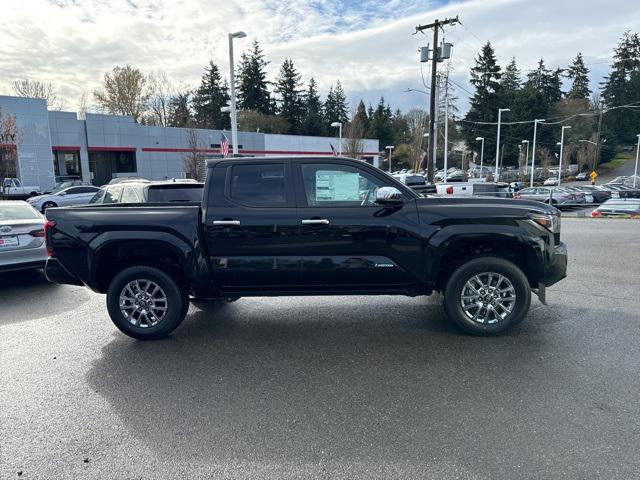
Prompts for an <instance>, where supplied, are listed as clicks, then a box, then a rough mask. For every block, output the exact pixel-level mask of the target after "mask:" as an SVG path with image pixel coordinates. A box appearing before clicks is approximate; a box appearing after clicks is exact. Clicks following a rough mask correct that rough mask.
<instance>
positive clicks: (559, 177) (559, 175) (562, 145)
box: [558, 125, 571, 186]
mask: <svg viewBox="0 0 640 480" xmlns="http://www.w3.org/2000/svg"><path fill="white" fill-rule="evenodd" d="M567 128H571V125H563V126H562V133H561V134H560V162H559V164H558V186H560V180H561V178H562V151H563V149H564V131H565V130H566V129H567Z"/></svg>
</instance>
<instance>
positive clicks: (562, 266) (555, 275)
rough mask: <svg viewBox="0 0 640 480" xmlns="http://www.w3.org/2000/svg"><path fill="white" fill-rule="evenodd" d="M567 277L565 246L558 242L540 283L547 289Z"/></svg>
mask: <svg viewBox="0 0 640 480" xmlns="http://www.w3.org/2000/svg"><path fill="white" fill-rule="evenodd" d="M566 276H567V246H566V245H565V244H564V243H563V242H560V243H559V244H558V245H556V247H555V248H554V249H553V253H552V254H551V258H550V259H549V264H548V265H547V268H546V269H545V275H544V278H543V279H542V282H541V283H543V284H544V285H546V286H547V287H550V286H551V285H553V284H555V283H558V282H559V281H560V280H562V279H563V278H565V277H566Z"/></svg>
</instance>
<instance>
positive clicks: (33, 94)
mask: <svg viewBox="0 0 640 480" xmlns="http://www.w3.org/2000/svg"><path fill="white" fill-rule="evenodd" d="M13 92H14V93H15V95H16V96H18V97H26V98H41V99H43V100H46V102H47V106H48V107H49V108H50V109H52V110H62V109H63V108H64V101H62V100H59V99H58V95H57V93H56V90H55V88H54V87H53V85H52V84H51V82H42V81H40V80H29V79H25V80H16V81H14V82H13Z"/></svg>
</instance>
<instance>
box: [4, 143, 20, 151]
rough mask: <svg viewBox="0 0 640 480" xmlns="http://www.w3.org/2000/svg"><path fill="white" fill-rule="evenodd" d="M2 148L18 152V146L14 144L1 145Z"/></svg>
mask: <svg viewBox="0 0 640 480" xmlns="http://www.w3.org/2000/svg"><path fill="white" fill-rule="evenodd" d="M0 148H2V149H3V150H16V148H17V147H16V146H15V144H13V143H0Z"/></svg>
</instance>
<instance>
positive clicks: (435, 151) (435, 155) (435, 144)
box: [432, 75, 447, 183]
mask: <svg viewBox="0 0 640 480" xmlns="http://www.w3.org/2000/svg"><path fill="white" fill-rule="evenodd" d="M432 92H433V90H432ZM435 92H436V93H435V97H436V111H435V112H434V114H433V115H434V116H433V124H434V127H433V129H434V130H435V136H434V138H433V172H434V173H433V174H434V175H435V171H436V168H438V131H439V130H440V128H439V127H440V126H439V125H438V110H439V108H438V107H439V106H440V75H436V90H435ZM432 96H434V94H432ZM444 183H447V172H446V170H445V172H444Z"/></svg>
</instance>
